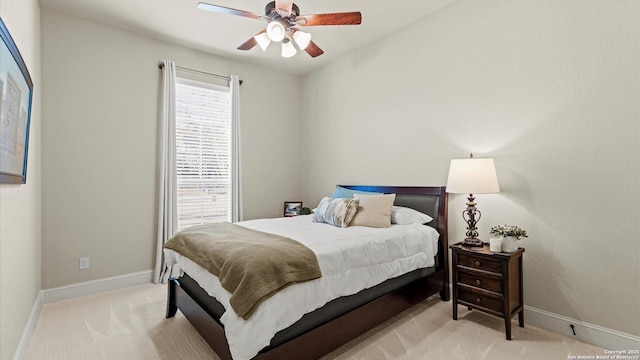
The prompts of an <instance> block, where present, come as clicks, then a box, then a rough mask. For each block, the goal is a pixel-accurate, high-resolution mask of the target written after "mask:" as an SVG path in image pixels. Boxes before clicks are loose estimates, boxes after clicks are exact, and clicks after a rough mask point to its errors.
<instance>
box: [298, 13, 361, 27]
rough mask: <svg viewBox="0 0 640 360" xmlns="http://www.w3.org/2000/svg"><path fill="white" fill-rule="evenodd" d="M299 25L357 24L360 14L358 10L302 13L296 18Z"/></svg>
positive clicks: (359, 20) (359, 21)
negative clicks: (312, 13)
mask: <svg viewBox="0 0 640 360" xmlns="http://www.w3.org/2000/svg"><path fill="white" fill-rule="evenodd" d="M296 22H297V23H298V25H300V26H320V25H359V24H360V23H362V14H361V13H360V12H359V11H355V12H346V13H331V14H316V15H302V16H298V17H297V18H296Z"/></svg>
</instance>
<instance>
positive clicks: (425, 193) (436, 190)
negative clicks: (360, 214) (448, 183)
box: [340, 185, 449, 273]
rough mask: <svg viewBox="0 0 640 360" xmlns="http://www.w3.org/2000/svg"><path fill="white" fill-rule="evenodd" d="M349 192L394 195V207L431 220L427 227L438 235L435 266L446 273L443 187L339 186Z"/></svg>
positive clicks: (447, 246) (447, 258)
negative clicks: (410, 210) (403, 207)
mask: <svg viewBox="0 0 640 360" xmlns="http://www.w3.org/2000/svg"><path fill="white" fill-rule="evenodd" d="M340 186H342V187H344V188H347V189H351V190H360V191H368V192H379V193H384V194H396V200H395V202H394V205H397V206H405V207H409V208H412V209H416V210H418V211H420V212H423V213H425V214H427V215H429V216H431V217H432V218H433V221H431V222H430V223H428V224H427V225H429V226H431V227H433V228H435V229H436V230H437V231H438V233H439V234H440V241H439V242H438V254H437V255H436V266H437V268H438V269H444V270H445V272H447V273H448V271H449V270H448V267H449V266H448V263H449V238H448V230H447V213H448V209H447V207H448V196H447V192H446V191H445V187H444V186H428V187H422V186H371V185H340Z"/></svg>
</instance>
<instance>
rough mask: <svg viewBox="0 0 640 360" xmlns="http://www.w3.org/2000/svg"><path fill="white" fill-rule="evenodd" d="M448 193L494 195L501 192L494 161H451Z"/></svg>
mask: <svg viewBox="0 0 640 360" xmlns="http://www.w3.org/2000/svg"><path fill="white" fill-rule="evenodd" d="M447 192H448V193H454V194H493V193H497V192H500V186H499V185H498V176H497V175H496V166H495V164H494V163H493V159H491V158H488V159H453V160H451V165H450V166H449V178H448V180H447Z"/></svg>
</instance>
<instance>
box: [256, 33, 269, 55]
mask: <svg viewBox="0 0 640 360" xmlns="http://www.w3.org/2000/svg"><path fill="white" fill-rule="evenodd" d="M253 38H254V39H256V42H257V43H258V45H259V46H260V49H262V51H265V50H267V46H269V44H271V39H269V35H267V33H261V34H258V35H256V36H254V37H253Z"/></svg>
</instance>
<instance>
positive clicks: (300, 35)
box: [293, 30, 311, 50]
mask: <svg viewBox="0 0 640 360" xmlns="http://www.w3.org/2000/svg"><path fill="white" fill-rule="evenodd" d="M293 40H295V42H296V44H298V47H299V48H300V49H301V50H304V49H306V48H307V46H309V43H310V42H311V34H309V33H306V32H304V31H299V30H298V31H296V32H295V33H293Z"/></svg>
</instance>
